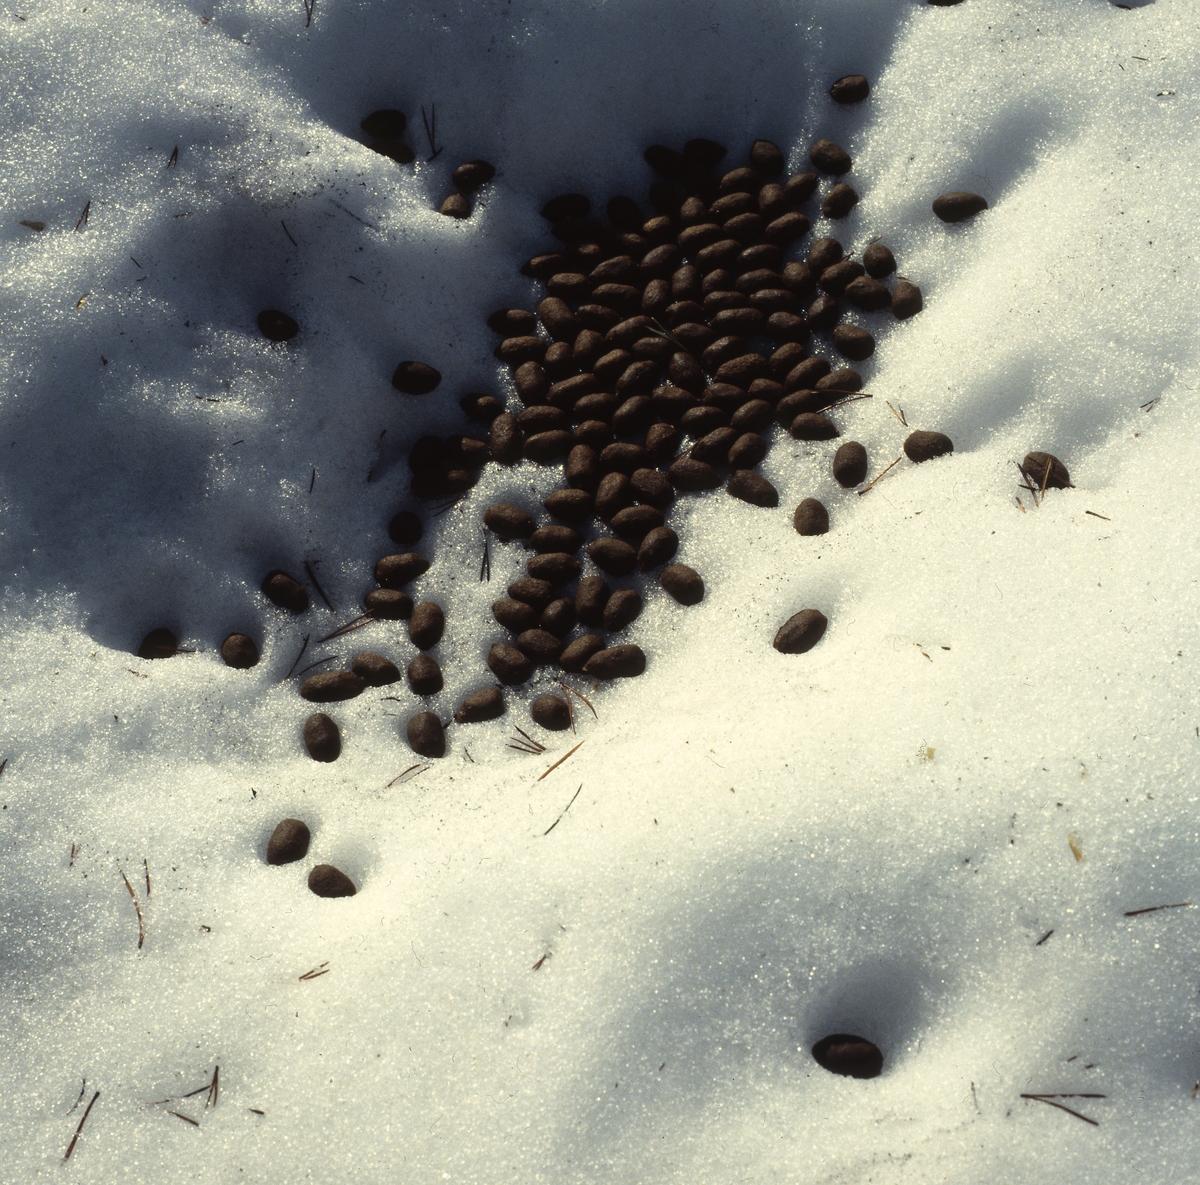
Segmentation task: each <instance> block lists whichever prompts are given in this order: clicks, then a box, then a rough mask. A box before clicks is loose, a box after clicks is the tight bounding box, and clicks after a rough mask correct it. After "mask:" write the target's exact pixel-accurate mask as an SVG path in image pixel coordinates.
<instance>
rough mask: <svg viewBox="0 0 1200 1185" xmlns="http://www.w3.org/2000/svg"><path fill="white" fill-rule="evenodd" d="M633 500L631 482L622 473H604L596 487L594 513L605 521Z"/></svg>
mask: <svg viewBox="0 0 1200 1185" xmlns="http://www.w3.org/2000/svg"><path fill="white" fill-rule="evenodd" d="M632 501H633V484H632V482H631V481H630V480H629V478H628V477H626V476H625V474H623V473H606V474H605V475H604V477H603V478H602V479H601V481H600V484H599V486H597V487H596V513H597V514H598V515H599V516H600V517H601V518H602V519H604V521H605V522H607V521H608V520H609V519H611V518H612V516H613V515H614V514H616V513H617V511H618V510H623V509H624V508H625V507H626V506H628V505H629V503H630V502H632Z"/></svg>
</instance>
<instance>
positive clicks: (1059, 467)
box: [1021, 453, 1075, 490]
mask: <svg viewBox="0 0 1200 1185" xmlns="http://www.w3.org/2000/svg"><path fill="white" fill-rule="evenodd" d="M1021 472H1022V473H1023V474H1025V476H1026V477H1028V478H1029V480H1030V481H1031V482H1032V483H1033V485H1034V486H1035V487H1036V488H1037V489H1038V490H1042V489H1047V490H1067V489H1074V488H1075V487H1074V486H1073V485H1072V484H1071V474H1070V473H1069V472H1068V471H1067V467H1066V466H1065V465H1064V464H1063V463H1062V462H1061V461H1060V460H1059V459H1058V458H1057V457H1056V456H1055V455H1054V454H1053V453H1026V454H1025V460H1024V461H1022V462H1021Z"/></svg>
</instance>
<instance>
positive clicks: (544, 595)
mask: <svg viewBox="0 0 1200 1185" xmlns="http://www.w3.org/2000/svg"><path fill="white" fill-rule="evenodd" d="M508 595H509V596H510V597H512V598H514V599H515V600H518V601H524V602H525V604H527V605H532V606H533V607H534V608H535V609H536V610H537V611H538V612H539V613H541V611H542V610H543V609H545V607H546V606H547V605H549V604H550V602H551V601H553V600H554V598H555V597H556V596H557V595H558V594H557V592H556V591H555V588H554V585H553V584H551V583H550V582H549V581H548V580H538V579H537V578H536V577H534V576H522V577H521V578H520V579H519V580H514V581H513V582H512V584H510V585H509V586H508Z"/></svg>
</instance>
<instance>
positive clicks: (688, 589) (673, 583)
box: [658, 564, 704, 605]
mask: <svg viewBox="0 0 1200 1185" xmlns="http://www.w3.org/2000/svg"><path fill="white" fill-rule="evenodd" d="M658 582H659V584H661V585H662V586H663V588H664V589H666V591H667V592H668V593H669V594H670V595H671V596H672V597H673V598H674V599H675V600H676V601H677V602H678V603H679V604H681V605H698V604H699V603H700V602H701V601H702V600H704V581H703V580H702V579H701V578H700V573H699V572H697V571H696V570H695V569H694V568H689V567H688V566H687V565H686V564H671V565H670V566H669V567H666V568H664V569H663V570H662V572H661V573H660V575H659V577H658Z"/></svg>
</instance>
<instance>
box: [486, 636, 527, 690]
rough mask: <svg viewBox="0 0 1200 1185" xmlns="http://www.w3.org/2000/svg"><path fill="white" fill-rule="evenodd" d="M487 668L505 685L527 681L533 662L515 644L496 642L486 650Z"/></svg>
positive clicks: (514, 684) (514, 685)
mask: <svg viewBox="0 0 1200 1185" xmlns="http://www.w3.org/2000/svg"><path fill="white" fill-rule="evenodd" d="M487 665H488V669H489V670H490V671H491V672H492V674H493V675H495V676H496V678H497V679H499V680H500V682H501V683H503V684H504V686H505V687H516V686H518V685H519V684H521V683H527V682H528V681H529V677H530V675H532V674H533V663H532V662H530V661H529V659H528V658H527V657H526V656H525V655H524V654H522V653H521V651H520V650H518V649H517V648H516V647H515V646H509V645H508V644H507V643H504V642H497V643H496V644H495V645H494V646H492V648H491V649H490V650H489V651H488V656H487Z"/></svg>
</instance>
